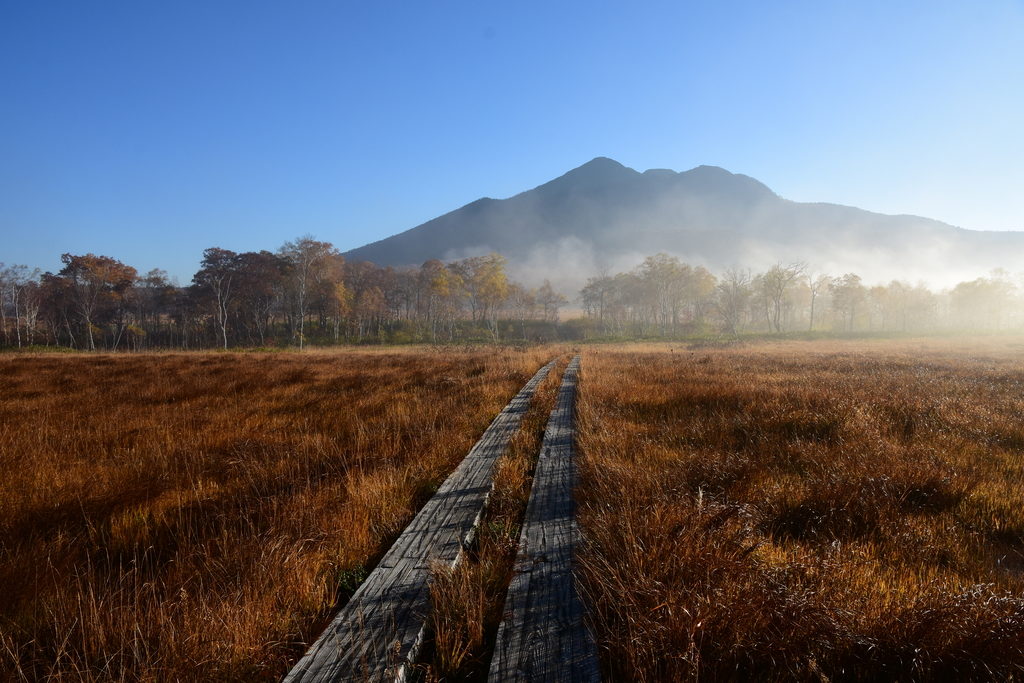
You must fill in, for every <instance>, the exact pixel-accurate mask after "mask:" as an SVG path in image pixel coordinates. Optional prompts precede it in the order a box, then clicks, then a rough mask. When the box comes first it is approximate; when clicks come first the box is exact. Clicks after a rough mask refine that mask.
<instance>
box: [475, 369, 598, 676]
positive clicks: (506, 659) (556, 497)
mask: <svg viewBox="0 0 1024 683" xmlns="http://www.w3.org/2000/svg"><path fill="white" fill-rule="evenodd" d="M579 362H580V359H579V356H577V357H575V358H573V360H572V362H571V363H569V367H568V368H566V371H565V375H564V377H563V378H562V386H561V388H560V389H559V390H558V401H557V403H556V404H555V409H554V411H553V412H552V413H551V417H550V418H549V420H548V424H547V427H546V429H545V430H544V442H543V444H542V445H541V452H540V456H539V458H538V460H537V468H536V471H535V473H534V476H533V488H532V489H531V491H530V502H529V503H528V504H527V507H526V517H525V519H524V521H523V530H522V534H521V535H520V538H519V554H518V556H517V557H516V565H515V574H514V575H513V577H512V583H511V584H510V585H509V589H508V595H507V597H506V599H505V610H504V612H505V617H504V619H503V620H502V622H501V626H500V627H499V628H498V640H497V644H496V645H495V648H494V658H493V659H492V660H491V669H490V675H489V679H490V680H492V681H597V680H600V670H599V669H598V662H597V652H596V650H595V647H594V642H593V639H592V638H591V636H590V634H589V633H588V632H587V629H586V626H585V625H584V623H583V601H582V600H581V599H580V596H579V594H578V593H577V590H576V581H575V578H574V576H573V554H574V552H575V547H576V545H577V544H578V543H579V528H578V527H577V525H576V510H575V503H574V501H573V489H574V488H575V487H576V481H577V473H576V463H575V460H574V453H573V438H574V422H575V408H576V381H577V373H578V371H579Z"/></svg>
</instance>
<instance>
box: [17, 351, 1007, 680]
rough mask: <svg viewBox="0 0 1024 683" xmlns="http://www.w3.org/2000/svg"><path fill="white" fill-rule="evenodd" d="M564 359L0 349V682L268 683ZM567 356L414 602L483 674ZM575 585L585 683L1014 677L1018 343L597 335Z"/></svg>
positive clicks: (458, 657) (588, 362) (454, 655)
mask: <svg viewBox="0 0 1024 683" xmlns="http://www.w3.org/2000/svg"><path fill="white" fill-rule="evenodd" d="M557 352H558V350H557V349H555V350H553V349H550V348H545V349H532V350H511V349H494V348H490V349H488V348H479V349H456V350H452V349H447V350H438V349H431V348H428V347H408V348H403V349H401V350H373V351H365V352H364V351H358V352H357V351H343V352H307V353H303V354H297V353H273V354H269V353H236V354H224V353H209V354H203V353H179V354H173V353H171V354H138V355H88V354H61V355H45V354H36V355H32V354H8V355H4V356H0V680H6V679H8V678H9V679H11V680H32V681H34V680H50V681H62V680H65V681H81V680H85V681H166V680H181V681H189V680H227V681H250V680H275V679H277V678H278V677H280V675H282V674H283V672H284V671H285V670H287V668H288V666H289V665H290V663H291V662H293V661H294V660H295V659H296V658H297V656H298V655H299V654H300V653H301V651H302V650H303V648H304V644H305V643H307V642H309V641H311V640H312V639H313V638H315V637H316V635H317V634H318V633H319V630H320V629H321V628H322V626H323V625H324V624H325V623H326V620H327V619H328V618H329V616H330V614H331V612H332V608H333V607H335V606H336V605H337V604H339V603H341V602H343V601H344V600H346V599H347V596H348V595H349V594H350V593H351V591H352V590H354V588H355V587H356V586H357V585H358V583H359V582H360V581H361V580H362V578H363V577H364V576H365V575H366V573H367V572H368V571H369V570H370V569H371V568H372V567H373V565H374V563H375V561H376V558H378V557H379V556H380V554H381V553H382V552H383V551H384V550H385V549H386V547H387V546H388V544H389V543H390V542H391V540H392V539H394V538H395V537H396V536H397V534H398V533H399V531H400V530H401V529H402V528H403V527H404V525H405V524H406V523H407V522H408V520H409V519H411V517H412V515H413V514H414V513H415V510H416V509H417V508H418V507H419V506H420V505H421V504H422V503H423V502H424V501H425V500H426V498H427V497H429V496H430V494H431V492H432V491H433V489H434V488H435V487H436V486H437V484H438V483H439V482H440V481H441V480H443V478H444V476H445V475H446V474H447V473H448V472H449V471H450V470H451V469H452V468H453V467H454V465H455V464H456V463H457V462H458V461H459V460H460V459H461V458H462V456H463V455H465V453H466V452H467V451H468V450H469V448H470V447H471V446H472V444H473V442H474V441H475V439H476V438H477V437H478V436H479V435H480V433H482V431H483V430H484V428H485V427H486V426H487V424H488V423H489V422H490V420H491V419H492V418H493V417H494V415H495V414H496V413H497V412H498V411H499V410H500V409H501V407H502V406H503V405H504V404H505V403H506V402H507V401H508V399H509V398H511V396H512V395H514V394H515V392H516V391H518V389H519V388H520V387H521V386H522V385H523V384H524V383H525V382H526V380H527V379H529V377H530V376H531V375H532V374H533V372H534V371H535V370H536V369H537V368H538V367H540V365H542V364H543V363H544V362H546V361H547V360H549V359H550V358H552V357H554V356H555V355H557ZM567 357H568V356H567V355H564V354H563V355H562V357H561V360H560V362H559V364H558V368H557V370H558V371H556V372H552V373H551V374H550V375H549V377H548V378H547V380H545V382H544V383H543V384H542V386H541V388H540V389H539V390H538V392H537V394H536V396H535V397H534V400H533V403H532V407H531V409H530V411H529V412H528V414H527V415H526V418H525V419H524V423H523V427H522V429H521V431H520V433H519V434H518V436H517V437H516V438H515V439H514V441H513V446H512V448H511V450H510V452H509V453H508V454H507V455H506V456H505V457H504V458H502V459H501V460H500V461H499V464H498V466H497V469H496V477H495V492H494V494H493V496H492V506H491V508H490V509H489V511H488V512H487V514H486V516H485V517H484V521H483V524H482V526H481V532H480V534H478V536H477V541H476V545H475V546H474V547H473V548H471V549H470V552H469V553H468V555H467V558H466V561H464V562H462V563H461V564H460V565H459V567H458V568H457V569H456V570H454V571H450V570H444V569H442V568H438V569H437V570H436V572H435V580H434V583H433V587H432V600H433V604H434V607H435V610H434V613H433V615H432V620H431V623H432V625H433V629H434V635H433V637H432V640H431V642H429V643H428V644H427V647H426V649H425V651H424V654H423V657H422V658H421V661H420V665H419V667H420V669H421V672H422V673H423V675H424V676H425V678H426V679H427V680H480V679H481V677H482V675H483V674H484V672H485V671H486V664H487V661H488V658H489V648H490V647H492V646H493V639H494V632H495V629H496V627H497V623H498V621H499V619H500V617H501V609H502V601H503V597H504V591H505V588H506V587H507V584H508V580H509V578H510V572H511V563H512V560H513V558H514V555H515V550H516V540H517V538H518V530H519V526H518V525H519V523H520V519H521V515H522V511H523V509H524V508H525V504H526V498H527V495H528V492H529V485H530V478H531V470H532V466H533V462H534V460H535V458H536V452H537V449H538V447H539V443H540V437H541V434H542V432H543V428H544V425H545V422H546V419H547V414H548V412H549V411H550V409H551V407H552V405H553V402H554V395H555V391H556V388H557V385H558V382H559V379H560V370H561V369H562V368H564V365H565V360H566V359H567ZM578 412H579V430H580V431H579V435H578V439H579V446H580V455H579V457H580V468H581V476H582V486H581V489H580V490H579V492H578V495H579V514H580V523H581V526H582V530H583V534H584V537H585V541H586V542H585V546H584V554H583V555H582V557H581V558H580V559H581V568H582V571H581V577H582V579H583V588H584V590H585V593H586V597H587V599H588V603H589V605H590V609H591V614H590V619H591V625H592V627H593V630H594V632H595V634H596V637H597V640H598V645H599V649H600V652H601V657H602V665H603V667H604V670H605V673H606V675H607V677H608V678H609V679H612V680H639V681H663V680H682V679H691V680H692V679H697V678H704V679H708V680H749V679H758V680H833V681H834V680H859V679H863V680H878V679H883V680H893V679H900V680H921V679H930V680H934V679H940V680H964V679H975V680H978V679H980V680H985V679H988V680H1007V679H1010V678H1013V677H1014V676H1017V677H1020V676H1021V675H1022V672H1024V502H1022V498H1024V419H1022V418H1024V340H1016V339H1013V338H990V339H987V340H979V341H977V343H970V342H967V341H958V340H953V339H947V340H935V339H932V340H912V339H907V340H889V341H884V340H863V341H835V340H833V341H828V340H824V341H823V340H818V341H786V342H777V343H767V342H757V343H751V344H734V345H730V346H728V347H715V346H713V345H709V346H703V347H697V346H696V345H689V346H683V345H675V346H673V345H670V344H649V345H631V344H621V345H601V346H595V347H590V348H588V349H585V350H584V357H583V366H582V374H581V384H580V394H579V405H578Z"/></svg>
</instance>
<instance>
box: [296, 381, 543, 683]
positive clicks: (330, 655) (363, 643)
mask: <svg viewBox="0 0 1024 683" xmlns="http://www.w3.org/2000/svg"><path fill="white" fill-rule="evenodd" d="M554 364H555V361H551V362H550V363H548V364H547V365H545V366H544V367H543V368H541V369H540V370H538V371H537V374H535V375H534V376H533V378H532V379H531V380H530V381H529V382H527V383H526V385H525V386H524V387H523V388H522V390H521V391H520V392H519V393H518V394H517V395H516V396H515V398H513V399H512V401H511V402H509V404H508V405H507V406H506V407H505V408H504V410H502V411H501V412H500V413H499V414H498V416H497V417H496V418H495V419H494V421H493V422H492V423H491V425H490V426H489V427H488V428H487V431H485V432H484V435H483V436H482V437H481V438H480V440H479V441H478V442H477V444H476V445H475V446H473V448H472V449H471V450H470V451H469V454H468V455H467V456H466V457H465V458H464V459H463V460H462V462H461V463H460V464H459V465H458V467H456V469H455V471H454V472H452V474H451V475H449V477H448V478H447V479H446V480H445V481H444V483H443V484H442V485H441V487H440V488H439V489H438V490H437V493H435V494H434V496H433V497H432V498H431V499H430V500H429V501H427V503H426V505H424V506H423V509H422V510H420V511H419V513H418V514H417V515H416V516H415V517H414V518H413V520H412V522H410V523H409V526H407V527H406V528H405V530H404V531H403V532H402V534H401V535H400V536H399V537H398V540H396V541H395V543H394V545H392V546H391V548H390V549H389V550H388V552H387V553H386V554H385V555H384V557H383V559H382V560H381V561H380V564H378V565H377V567H376V568H375V569H374V570H373V571H372V572H371V573H370V575H369V576H368V577H367V578H366V580H365V581H364V582H363V584H362V585H361V586H360V587H359V589H358V590H357V591H356V592H355V594H354V595H353V596H352V598H351V600H350V601H349V602H348V604H346V605H345V607H344V608H343V609H342V610H341V611H340V612H339V613H338V614H337V616H335V618H334V619H333V620H332V621H331V623H330V624H329V625H328V626H327V628H326V629H325V630H324V632H323V634H322V635H321V636H320V637H319V638H318V639H317V641H316V642H315V643H314V644H313V645H312V646H311V647H310V648H309V650H307V652H306V654H305V655H304V656H303V657H302V658H301V659H300V660H299V661H298V662H297V663H296V664H295V666H294V667H293V668H292V670H291V671H290V672H289V673H288V675H287V676H286V677H285V679H284V681H285V683H320V682H325V681H394V680H405V678H406V676H407V675H408V673H409V671H410V668H411V666H412V664H413V662H415V661H416V656H417V654H418V652H419V649H420V646H421V645H422V643H423V637H424V631H425V624H426V621H427V618H428V612H429V607H430V590H429V586H428V583H427V582H428V579H429V578H430V572H431V565H432V564H433V563H435V562H442V563H446V564H448V565H449V566H451V565H453V564H455V563H456V562H457V561H458V559H459V556H460V554H461V552H462V548H463V547H464V545H465V544H468V543H469V542H470V541H471V539H472V536H473V534H474V533H475V530H476V526H477V524H478V522H479V519H480V516H481V514H482V512H483V508H484V505H485V503H486V500H487V495H488V493H489V492H490V490H491V484H492V478H491V476H492V471H493V468H494V463H495V461H496V460H497V459H498V458H499V457H500V456H501V455H502V454H503V453H505V451H506V450H507V448H508V444H509V441H510V440H511V439H512V437H513V436H514V435H515V434H516V432H517V431H518V430H519V425H520V422H521V421H522V417H523V415H524V414H525V413H526V411H527V410H528V408H529V406H530V400H531V399H532V397H533V394H534V392H535V391H536V389H537V386H538V385H539V384H540V383H541V381H542V380H543V379H544V378H545V377H546V376H547V374H548V372H549V371H550V370H551V368H552V367H553V366H554Z"/></svg>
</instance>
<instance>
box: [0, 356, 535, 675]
mask: <svg viewBox="0 0 1024 683" xmlns="http://www.w3.org/2000/svg"><path fill="white" fill-rule="evenodd" d="M551 355H553V354H551V353H549V352H546V351H542V350H529V351H516V350H511V349H493V348H492V349H485V350H454V351H453V350H449V351H438V350H430V349H422V348H420V349H406V350H403V351H401V352H399V353H382V352H371V353H363V352H332V353H327V352H324V353H305V354H291V353H275V354H262V353H254V354H142V355H117V356H115V355H77V354H76V355H17V354H10V355H5V356H3V357H0V587H2V588H0V680H7V679H11V680H67V681H81V680H86V681H91V680H97V681H98V680H103V681H111V680H114V681H122V680H123V681H170V680H237V681H251V680H263V679H266V680H274V679H276V678H278V677H279V676H280V675H282V674H283V672H284V671H286V670H287V667H288V665H289V664H290V662H292V661H294V659H295V658H296V657H297V656H298V655H299V654H301V651H302V650H303V643H304V642H306V641H309V640H311V639H312V638H315V637H316V635H317V634H318V632H319V629H320V628H321V627H322V626H323V624H324V623H325V620H326V618H327V617H328V616H329V613H330V610H331V607H332V606H333V605H335V604H336V603H337V602H339V601H341V600H344V599H345V598H346V596H347V594H348V593H350V591H351V590H352V589H353V588H354V587H355V586H356V585H357V583H358V582H359V581H360V580H361V578H362V577H363V576H364V575H365V573H366V572H367V571H368V569H369V568H371V567H372V566H373V563H374V561H375V558H376V557H377V556H379V555H380V553H381V552H382V551H383V550H384V549H385V548H386V547H387V545H388V544H389V543H390V541H391V540H392V539H393V538H394V537H395V536H397V534H398V532H399V531H400V530H401V529H402V528H403V527H404V525H405V524H406V523H407V521H408V520H409V519H410V518H411V516H412V515H413V513H414V512H415V510H416V509H417V507H418V506H419V505H421V504H422V503H423V502H424V501H425V500H426V498H427V497H429V495H430V493H431V491H432V490H433V488H434V487H436V486H437V484H438V483H439V482H440V481H441V480H443V478H444V476H445V475H446V474H447V472H449V471H450V470H451V469H452V468H453V467H454V465H455V464H456V463H457V462H458V461H459V460H460V459H461V458H462V456H464V455H465V453H466V452H467V451H468V450H469V448H470V447H471V446H472V444H473V442H474V441H475V440H476V438H478V437H479V435H480V434H481V433H482V432H483V430H484V428H485V427H486V426H487V424H488V423H489V422H490V420H491V419H492V418H493V417H494V415H495V414H496V413H497V412H498V411H499V410H500V409H501V408H502V406H503V405H504V404H505V403H506V402H507V401H508V400H509V399H510V398H511V397H512V396H513V395H514V394H515V393H516V392H517V391H518V390H519V389H520V388H521V386H522V385H523V384H524V383H525V382H526V380H528V379H529V377H530V376H531V375H532V374H533V372H534V371H536V369H537V368H538V367H540V366H541V365H542V364H543V362H545V361H546V360H548V359H549V358H550V357H551Z"/></svg>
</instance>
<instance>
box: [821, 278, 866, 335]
mask: <svg viewBox="0 0 1024 683" xmlns="http://www.w3.org/2000/svg"><path fill="white" fill-rule="evenodd" d="M829 291H830V292H831V293H832V308H834V309H835V310H836V311H838V312H839V313H840V315H841V316H842V317H843V320H844V322H845V323H846V329H847V331H852V330H853V321H854V319H855V317H856V315H857V311H859V310H860V306H861V304H863V303H864V300H865V299H866V298H867V290H866V288H865V287H864V285H863V284H861V279H860V276H859V275H857V274H855V273H847V274H846V275H843V276H841V277H838V278H836V279H835V280H833V281H832V282H831V283H830V284H829Z"/></svg>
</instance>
